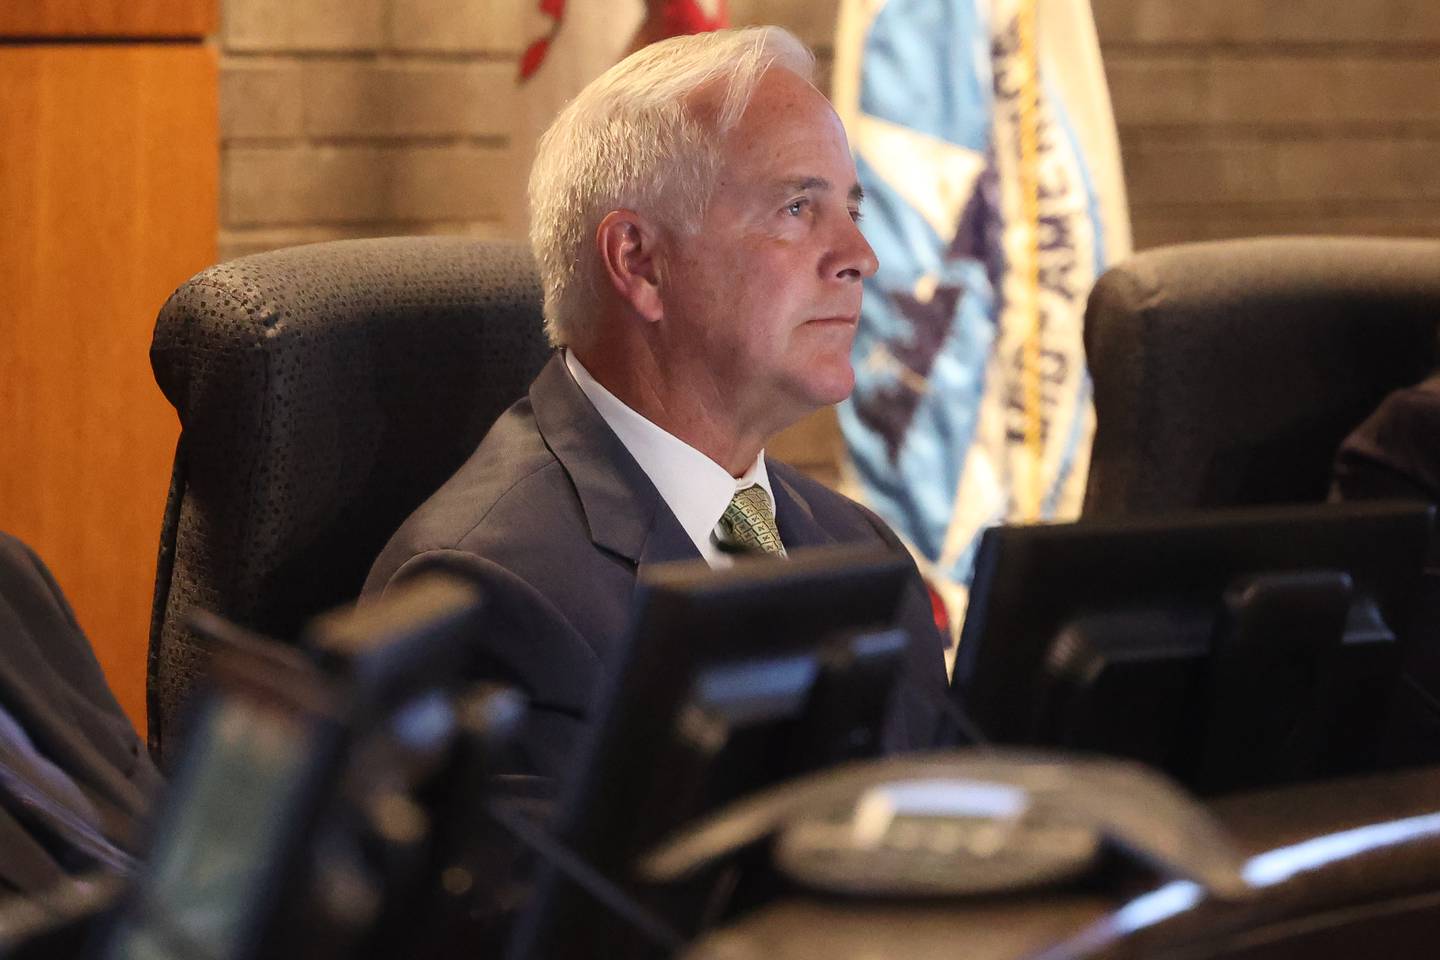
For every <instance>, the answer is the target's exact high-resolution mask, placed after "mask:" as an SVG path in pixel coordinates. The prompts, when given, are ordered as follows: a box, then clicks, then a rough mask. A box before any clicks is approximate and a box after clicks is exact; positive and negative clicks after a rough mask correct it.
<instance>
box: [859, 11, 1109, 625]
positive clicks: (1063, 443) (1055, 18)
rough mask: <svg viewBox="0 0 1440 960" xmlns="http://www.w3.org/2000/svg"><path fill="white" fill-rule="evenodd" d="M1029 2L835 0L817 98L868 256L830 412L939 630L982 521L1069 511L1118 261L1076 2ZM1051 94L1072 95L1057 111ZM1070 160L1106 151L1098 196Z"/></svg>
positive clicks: (1083, 16) (1082, 164) (1080, 474)
mask: <svg viewBox="0 0 1440 960" xmlns="http://www.w3.org/2000/svg"><path fill="white" fill-rule="evenodd" d="M1035 2H1036V0H846V2H845V4H844V5H843V7H842V12H841V21H840V28H839V33H838V36H837V44H836V75H835V87H834V99H835V104H836V108H837V110H838V111H839V112H840V114H841V117H842V118H843V119H844V120H845V124H846V127H847V129H848V131H849V134H850V139H851V146H852V148H853V149H854V151H855V154H856V163H857V167H858V169H859V172H860V181H861V185H862V186H863V187H864V190H865V221H864V224H863V228H864V231H865V235H866V237H867V238H868V239H869V241H870V243H871V245H872V246H873V247H874V248H875V252H876V253H877V255H878V256H879V259H880V269H879V272H878V273H877V274H876V275H875V276H874V278H872V279H871V280H868V281H867V282H866V290H865V303H864V307H863V309H862V311H861V321H860V330H859V333H858V335H857V337H856V341H855V353H854V357H855V368H856V387H855V392H854V394H853V396H852V397H851V399H850V400H849V401H848V402H847V403H845V404H844V405H843V406H842V407H841V409H840V425H841V429H842V431H843V433H844V436H845V441H846V445H847V447H848V450H849V455H850V467H851V468H852V469H851V477H850V479H851V482H852V486H853V487H856V488H858V489H856V491H855V492H857V493H858V494H859V495H860V497H861V498H862V499H864V500H866V501H867V502H868V503H870V504H871V505H872V506H873V507H874V508H875V509H876V510H877V511H878V512H879V513H881V515H882V516H884V517H885V519H886V520H887V521H889V522H890V523H891V524H892V525H893V526H894V527H895V528H896V530H897V531H898V532H899V533H900V535H901V536H902V537H904V538H905V539H906V541H907V542H908V543H909V545H910V546H911V548H912V550H913V551H914V553H915V554H916V556H917V559H918V560H919V561H920V563H921V566H922V569H923V570H924V572H925V573H926V575H927V578H928V579H929V580H930V582H931V583H932V585H933V586H935V587H936V588H937V590H938V592H940V594H941V596H942V597H944V598H945V599H946V601H947V607H948V608H949V610H950V613H951V615H952V618H953V619H954V620H956V621H958V619H959V616H960V613H961V611H962V610H963V606H964V601H965V593H966V587H967V585H968V583H969V581H970V574H971V567H972V564H973V559H974V552H975V548H976V545H977V543H978V539H979V535H980V533H981V532H983V530H984V528H985V527H987V526H989V525H991V524H994V523H998V522H1002V521H1013V520H1039V519H1050V518H1057V517H1066V516H1073V515H1074V514H1075V513H1077V512H1078V509H1079V503H1080V498H1081V496H1082V494H1083V486H1084V479H1085V472H1086V469H1087V468H1088V462H1089V460H1088V455H1089V443H1090V435H1091V433H1092V430H1093V422H1094V415H1093V411H1092V408H1091V405H1090V383H1089V377H1088V375H1087V374H1086V371H1085V365H1084V353H1083V344H1082V340H1081V322H1082V319H1083V313H1084V305H1085V298H1086V296H1087V295H1088V293H1089V290H1090V287H1091V285H1092V284H1093V283H1094V281H1095V278H1096V277H1098V276H1099V274H1100V273H1101V271H1102V270H1103V269H1104V265H1105V263H1106V259H1107V254H1108V255H1110V256H1118V255H1124V254H1125V253H1127V252H1128V248H1129V226H1128V216H1126V215H1125V213H1124V191H1123V187H1122V186H1121V182H1120V176H1119V160H1118V149H1117V147H1116V145H1115V136H1114V122H1113V119H1112V118H1111V114H1110V107H1109V100H1108V94H1107V93H1106V90H1105V85H1104V78H1103V74H1101V73H1100V65H1099V50H1098V45H1096V43H1095V38H1094V23H1093V20H1092V19H1091V16H1090V11H1089V7H1088V4H1087V2H1086V0H1044V2H1042V3H1040V5H1039V9H1038V11H1037V10H1035V9H1034V5H1035ZM1027 3H1028V4H1030V5H1031V10H1032V15H1033V14H1034V13H1038V15H1039V22H1038V25H1037V26H1036V27H1035V29H1033V30H1030V31H1027V30H1025V22H1024V21H1022V19H1021V16H1022V14H1023V13H1024V12H1025V5H1026V4H1027ZM1047 17H1048V18H1049V19H1047ZM1067 18H1068V20H1069V22H1065V21H1066V20H1067ZM1030 22H1031V23H1032V24H1033V23H1035V21H1033V20H1032V21H1030ZM1086 28H1088V34H1087V33H1086ZM1047 29H1051V30H1055V31H1056V35H1055V39H1052V40H1051V41H1050V44H1049V46H1048V47H1047V45H1046V42H1045V40H1044V37H1045V31H1046V30H1047ZM1062 34H1063V35H1062ZM1037 38H1038V39H1037ZM1087 44H1088V46H1087ZM1052 49H1053V50H1056V51H1060V59H1062V60H1064V61H1066V62H1064V63H1059V64H1058V65H1057V64H1056V63H1055V58H1053V57H1049V56H1048V53H1049V51H1050V50H1052ZM1077 49H1078V50H1079V51H1080V54H1078V55H1077V54H1076V53H1075V52H1074V51H1076V50H1077ZM1036 62H1039V64H1040V69H1039V77H1038V80H1035V79H1034V75H1033V72H1032V71H1031V69H1030V66H1029V65H1030V64H1033V63H1036ZM1077 76H1078V77H1079V78H1080V79H1079V80H1076V79H1073V78H1075V77H1077ZM1057 77H1058V78H1061V79H1062V80H1063V84H1064V85H1063V87H1062V86H1061V85H1060V84H1057V82H1056V81H1057ZM1097 91H1098V97H1099V99H1100V103H1098V104H1096V103H1094V102H1093V101H1094V100H1095V98H1096V96H1097ZM1067 94H1070V95H1074V96H1079V97H1081V98H1084V99H1085V100H1086V101H1087V102H1086V103H1085V104H1084V107H1083V108H1082V109H1080V110H1079V111H1074V112H1072V111H1068V110H1067V104H1066V103H1065V102H1064V101H1065V96H1066V95H1067ZM1077 118H1078V119H1080V120H1082V121H1083V122H1084V123H1085V125H1086V126H1087V128H1093V127H1096V126H1098V127H1100V130H1099V132H1098V133H1097V132H1095V131H1094V130H1093V129H1087V130H1083V131H1081V130H1077V126H1076V123H1075V120H1076V119H1077ZM1027 130H1028V132H1029V134H1030V137H1029V139H1028V142H1027V136H1026V131H1027ZM1087 150H1088V151H1089V153H1092V154H1093V153H1095V152H1099V153H1101V154H1105V156H1104V160H1103V162H1102V163H1101V164H1099V170H1100V173H1101V177H1100V188H1099V189H1097V179H1096V170H1095V165H1094V164H1093V163H1089V162H1087ZM1102 207H1104V208H1105V209H1106V215H1105V216H1102ZM1107 217H1108V220H1109V221H1110V224H1109V229H1106V227H1105V226H1104V224H1105V221H1106V219H1107ZM1037 324H1038V329H1037Z"/></svg>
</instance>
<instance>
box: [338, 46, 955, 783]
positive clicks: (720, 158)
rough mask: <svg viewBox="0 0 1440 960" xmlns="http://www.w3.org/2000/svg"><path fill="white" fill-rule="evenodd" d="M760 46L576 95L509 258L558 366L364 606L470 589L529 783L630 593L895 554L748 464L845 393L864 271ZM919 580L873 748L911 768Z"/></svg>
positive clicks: (777, 61) (827, 176)
mask: <svg viewBox="0 0 1440 960" xmlns="http://www.w3.org/2000/svg"><path fill="white" fill-rule="evenodd" d="M813 64H814V61H813V57H812V56H811V54H810V52H809V51H808V50H807V49H806V48H805V47H804V45H803V44H801V43H800V42H799V41H798V40H796V39H795V38H794V37H793V36H791V35H790V34H789V33H787V32H785V31H783V30H780V29H778V28H773V27H772V28H763V29H750V30H740V31H723V32H717V33H709V34H700V35H696V36H688V37H677V38H674V39H671V40H666V41H663V42H661V43H657V44H654V45H652V46H649V47H646V48H644V49H642V50H640V51H639V52H637V53H635V54H633V55H632V56H630V57H628V58H626V59H625V60H624V61H622V62H621V63H619V64H617V65H616V66H615V67H614V68H612V69H611V70H609V71H608V72H607V73H605V74H604V75H603V76H601V77H600V78H598V79H597V80H595V81H594V82H593V83H591V84H590V85H589V86H588V87H586V88H585V90H583V91H582V92H581V93H580V94H579V96H577V97H576V98H575V99H574V100H573V101H572V102H571V103H570V104H569V105H567V107H566V108H565V110H564V111H563V112H562V113H561V114H560V116H559V117H558V118H557V119H556V120H555V123H554V124H553V125H552V126H551V128H550V130H549V131H548V132H547V133H546V134H545V136H544V138H543V139H542V140H541V143H540V146H539V150H538V154H537V158H536V160H535V165H534V168H533V171H532V174H531V179H530V203H531V213H532V228H531V241H532V245H533V247H534V250H535V255H536V259H537V261H538V263H539V268H540V275H541V279H542V281H543V284H544V291H545V323H546V329H547V331H548V333H549V335H550V339H551V341H552V342H553V343H554V344H555V345H556V346H557V347H558V348H561V349H560V351H559V352H557V354H556V356H555V357H554V358H552V360H551V361H550V363H549V364H548V365H547V366H546V367H545V369H544V370H543V371H542V372H541V373H540V375H539V377H537V378H536V380H535V383H534V384H533V386H532V387H531V389H530V392H529V396H528V397H527V398H526V399H524V400H521V401H520V402H519V403H517V404H516V405H515V406H514V407H512V408H511V409H510V410H509V411H507V412H506V413H505V414H504V415H503V416H502V417H501V418H500V420H499V421H497V423H496V424H495V426H494V427H493V428H492V429H491V431H490V433H489V435H488V436H487V437H486V438H485V440H484V442H483V443H482V444H481V445H480V447H479V448H478V449H477V450H476V452H475V454H474V456H472V457H471V459H470V460H469V462H467V463H466V464H465V466H464V467H462V468H461V470H460V471H459V472H458V473H457V474H456V475H455V476H454V477H453V478H451V479H450V481H448V482H447V483H446V484H445V486H444V487H442V488H441V489H440V490H439V491H438V492H437V493H436V494H435V495H434V496H433V497H432V498H431V499H430V500H428V501H427V502H426V503H425V504H423V505H422V506H421V507H420V508H419V509H418V510H417V511H416V512H415V514H414V515H412V516H411V517H410V519H409V520H407V521H406V522H405V524H404V525H403V526H402V527H401V528H400V530H399V531H398V532H397V533H396V535H395V536H394V538H392V540H391V542H390V543H389V545H388V546H387V547H386V548H385V550H384V552H383V553H382V554H381V556H380V558H379V559H378V560H377V561H376V563H375V566H374V568H373V569H372V571H371V573H370V578H369V580H368V582H367V584H366V591H367V593H373V592H376V591H379V590H381V589H383V588H384V587H385V586H386V585H387V584H388V583H391V582H393V581H395V580H396V579H397V578H402V577H405V576H408V575H412V574H414V573H415V572H417V571H419V570H423V569H427V568H432V567H436V566H444V567H449V568H452V569H453V568H456V567H458V568H461V569H463V570H464V571H466V572H467V573H469V574H470V575H472V576H474V577H476V578H478V579H479V580H480V581H481V582H482V583H483V584H484V585H485V587H486V589H487V595H488V599H489V601H490V604H491V607H490V609H491V612H492V615H493V623H494V626H493V627H492V629H491V630H489V631H487V639H486V642H485V645H486V650H487V651H488V652H489V655H490V656H493V658H494V660H495V663H494V664H493V665H492V666H493V668H494V670H495V672H496V673H497V674H499V675H500V676H502V677H504V678H506V679H508V680H510V681H512V682H514V683H516V684H517V685H518V686H520V687H521V688H522V689H523V690H524V691H525V692H526V693H527V694H528V695H529V696H530V698H531V702H532V709H533V713H532V734H531V737H530V738H529V743H528V748H529V751H530V754H531V757H530V761H531V763H532V764H533V766H534V769H535V771H536V772H538V773H544V774H551V775H555V774H559V773H560V772H561V771H563V770H564V769H565V761H566V758H567V756H568V753H569V750H570V748H571V746H572V745H573V743H574V740H575V738H576V735H577V734H578V732H579V730H580V729H581V726H582V725H583V722H584V718H585V715H586V712H587V710H588V708H589V705H590V701H591V698H592V696H593V695H594V694H595V692H596V690H597V688H598V687H599V685H600V681H601V678H602V676H603V673H604V668H605V665H606V664H607V662H609V661H610V659H611V657H612V655H613V653H614V652H615V651H616V650H617V649H618V646H619V645H620V644H621V643H623V641H624V631H625V628H626V621H627V617H628V615H629V612H630V603H631V597H632V594H633V592H634V589H635V583H636V578H637V576H638V575H639V574H640V573H642V572H643V571H644V570H645V568H646V567H648V566H650V565H652V564H655V563H660V562H664V561H670V560H680V559H693V558H696V557H703V558H704V559H705V560H707V561H708V562H709V563H710V564H711V565H712V566H717V567H719V566H724V565H727V564H728V563H730V562H731V560H730V555H729V553H728V552H727V550H726V544H727V542H728V543H734V544H739V545H741V546H742V547H748V548H750V549H755V550H763V551H766V552H770V553H775V554H784V552H785V551H786V550H787V549H789V550H795V549H796V548H801V547H809V546H820V545H825V544H834V543H847V544H883V545H886V546H888V547H889V548H891V549H893V550H896V551H901V550H902V547H901V545H900V543H899V542H898V540H896V538H895V537H894V535H893V534H892V533H891V532H890V531H889V530H888V529H887V528H886V526H885V525H884V523H883V522H882V521H881V520H879V518H877V517H876V516H875V515H874V514H872V513H870V512H869V511H868V510H865V509H864V508H863V507H861V506H859V505H857V504H855V503H853V502H851V501H849V500H847V499H845V498H844V497H841V496H840V495H838V494H836V493H834V492H832V491H830V490H828V489H826V488H825V487H823V486H822V485H820V484H818V483H816V482H814V481H812V480H809V479H807V478H805V477H804V476H802V475H801V474H799V473H798V472H796V471H795V470H793V469H791V468H789V467H786V466H785V465H784V464H781V463H778V462H776V461H773V460H767V459H766V457H765V454H764V447H765V444H766V442H767V441H768V440H769V439H770V438H771V437H773V436H774V435H775V434H776V433H777V432H778V431H780V430H781V429H783V428H784V427H786V426H788V425H789V424H791V423H794V422H795V421H796V420H798V419H800V418H801V417H803V416H805V415H806V414H808V413H810V412H812V411H814V410H816V409H818V408H819V407H821V406H824V405H827V404H833V403H836V402H837V401H839V400H842V399H844V398H845V397H846V396H847V395H848V394H849V392H850V390H851V387H852V386H853V384H854V372H853V370H852V368H851V364H850V346H851V341H852V339H853V337H854V333H855V324H856V321H857V318H858V314H859V310H860V298H861V288H862V281H863V279H864V278H865V277H868V276H870V275H871V274H873V273H874V271H875V269H876V261H875V255H874V253H873V252H872V251H871V249H870V245H869V244H868V243H866V241H865V238H864V237H863V236H862V235H861V233H860V230H859V228H858V226H857V221H858V220H859V215H860V214H859V206H860V200H861V191H860V187H859V185H858V183H857V179H856V174H855V165H854V162H853V161H852V159H851V157H850V152H849V147H848V145H847V143H846V140H845V133H844V130H843V128H842V127H841V125H840V121H839V119H838V118H837V117H836V115H835V113H834V111H833V110H832V109H831V108H830V105H829V103H828V102H827V101H826V99H825V97H824V96H823V95H822V94H821V93H820V92H819V91H817V90H816V89H815V87H814V86H813V85H812V84H811V82H810V78H811V76H812V75H813V69H814V67H813ZM930 610H931V608H930V603H929V599H928V595H927V594H926V592H925V590H924V588H923V586H922V584H921V583H920V580H919V577H918V575H917V576H916V577H915V579H914V583H913V585H912V587H911V589H910V590H908V591H907V596H906V599H905V614H904V619H905V625H906V626H907V628H908V629H909V630H910V632H911V634H912V641H911V649H910V655H909V657H908V658H907V663H906V678H905V689H906V690H907V691H908V693H907V694H906V695H905V707H904V709H903V710H902V711H901V712H900V714H899V715H898V716H897V719H896V723H895V727H897V728H898V729H894V730H892V731H890V732H889V733H888V734H887V739H888V741H889V742H890V743H891V744H892V745H910V746H917V747H920V746H927V745H929V743H930V742H931V738H932V736H933V728H934V719H935V718H934V709H935V702H936V701H937V700H938V699H939V698H941V697H943V695H944V689H943V685H944V666H943V659H942V645H941V641H940V638H939V635H938V632H937V631H936V630H935V627H934V623H933V621H932V619H931V615H930Z"/></svg>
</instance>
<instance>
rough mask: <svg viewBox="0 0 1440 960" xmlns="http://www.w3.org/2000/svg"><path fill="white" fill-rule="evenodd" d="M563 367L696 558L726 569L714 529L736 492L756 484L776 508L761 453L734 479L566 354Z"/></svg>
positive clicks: (728, 562) (727, 563) (726, 557)
mask: <svg viewBox="0 0 1440 960" xmlns="http://www.w3.org/2000/svg"><path fill="white" fill-rule="evenodd" d="M565 367H566V369H568V370H569V371H570V376H572V377H574V378H575V383H576V384H578V385H579V387H580V390H581V392H583V393H584V394H585V396H586V397H587V398H589V400H590V402H591V404H593V405H594V407H595V409H596V410H597V411H599V413H600V416H601V418H602V419H604V421H605V422H606V424H608V425H609V427H610V429H611V430H613V431H615V435H616V436H617V437H619V438H620V442H621V443H622V444H624V445H625V449H626V450H628V451H630V456H632V457H634V458H635V462H636V463H638V464H640V469H641V470H644V471H645V475H646V476H647V477H649V478H650V482H651V483H653V484H654V485H655V489H656V490H657V491H658V492H659V493H660V499H662V500H664V501H665V505H666V506H668V507H669V508H670V512H671V513H673V514H675V519H677V520H679V521H680V526H681V527H683V528H684V529H685V532H686V533H687V534H689V536H690V539H691V540H693V541H694V542H695V547H696V549H697V550H699V551H700V556H702V557H704V558H705V562H706V563H708V564H710V566H712V567H714V568H716V569H723V568H725V567H728V566H730V565H731V563H732V562H733V560H732V558H731V557H730V555H729V554H727V553H725V552H724V551H722V550H721V549H720V548H719V547H718V546H717V545H716V542H715V533H716V531H715V526H716V524H718V523H719V522H720V516H721V514H723V513H724V512H725V508H726V507H728V506H729V505H730V498H731V497H733V496H734V495H735V491H736V490H743V489H744V488H745V487H748V486H751V485H752V484H756V483H758V484H760V486H761V487H763V488H764V489H765V493H766V495H768V496H769V497H770V503H771V504H774V503H775V494H774V491H772V490H771V489H770V475H769V474H768V473H767V472H766V470H765V451H764V450H761V451H760V454H759V456H757V457H756V458H755V462H754V463H752V464H751V465H750V469H748V470H746V471H745V474H744V476H742V477H740V478H739V479H736V478H735V477H732V476H730V472H729V471H728V470H726V469H725V468H724V467H722V466H720V464H718V463H716V462H715V461H714V460H711V459H710V458H709V457H707V456H705V454H703V453H701V452H700V451H699V450H696V449H695V448H694V447H692V446H690V444H688V443H686V442H685V441H684V440H681V439H680V438H679V437H677V436H675V435H673V434H671V433H667V432H666V431H665V430H663V429H661V428H660V427H657V426H656V425H655V424H653V423H651V422H650V421H649V420H646V419H645V418H644V417H643V416H641V415H640V414H638V413H636V412H635V411H634V410H632V409H630V408H629V407H628V406H626V405H625V404H624V403H623V402H622V401H621V400H620V399H619V398H618V397H616V396H615V395H614V394H613V393H611V392H610V391H609V390H606V389H605V388H604V387H602V386H601V385H600V384H599V383H598V382H596V380H595V378H594V377H592V376H590V372H589V371H588V370H586V369H585V367H584V366H582V365H581V363H580V361H579V360H577V359H576V358H575V354H574V353H572V352H571V351H569V350H566V351H565Z"/></svg>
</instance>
